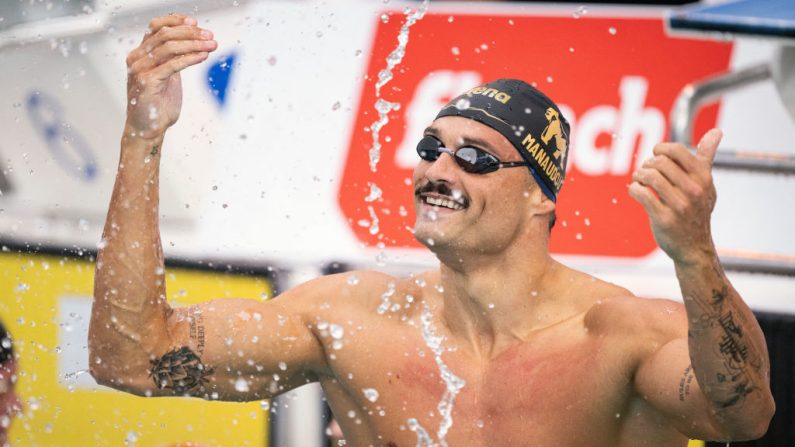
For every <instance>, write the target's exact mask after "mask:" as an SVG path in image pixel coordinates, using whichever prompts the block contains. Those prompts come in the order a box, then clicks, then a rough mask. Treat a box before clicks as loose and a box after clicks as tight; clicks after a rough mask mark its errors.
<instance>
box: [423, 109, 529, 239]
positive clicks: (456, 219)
mask: <svg viewBox="0 0 795 447" xmlns="http://www.w3.org/2000/svg"><path fill="white" fill-rule="evenodd" d="M425 135H432V136H434V137H436V139H438V140H439V141H441V142H442V144H443V146H444V147H446V148H448V149H450V150H453V151H455V150H457V149H459V148H461V147H463V146H470V147H476V148H479V149H482V150H484V151H486V152H489V153H490V154H492V155H494V156H495V157H497V158H498V159H499V160H500V161H503V162H505V161H523V160H522V158H521V156H520V155H519V154H518V153H517V151H516V149H515V148H514V147H513V146H512V145H511V144H510V142H508V140H507V139H506V138H505V137H504V136H503V135H502V134H500V133H499V132H497V131H496V130H494V129H492V128H490V127H488V126H486V125H484V124H481V123H479V122H477V121H474V120H471V119H468V118H464V117H456V116H450V117H443V118H439V119H437V120H436V121H434V122H433V124H432V125H431V126H430V127H429V128H428V129H426V132H425ZM414 190H415V196H414V205H415V210H416V214H417V221H416V223H415V225H414V235H415V237H416V238H417V240H419V241H420V242H421V243H422V244H424V245H426V246H427V247H428V248H430V249H431V250H432V251H434V252H438V251H440V250H444V249H446V248H453V249H456V250H463V251H466V250H478V251H479V252H481V253H486V252H499V251H501V250H502V249H503V248H504V247H505V246H506V245H507V244H509V243H510V241H511V240H513V237H515V236H516V235H517V234H518V233H519V232H520V231H521V229H522V228H523V226H524V223H525V222H526V221H527V219H528V218H529V204H530V198H531V197H534V194H537V193H541V191H540V189H539V188H537V187H536V185H535V182H534V181H533V180H532V177H531V175H530V173H529V172H528V170H527V168H525V167H519V168H510V169H506V168H502V169H498V170H497V171H495V172H491V173H488V174H482V175H481V174H470V173H467V172H465V171H464V170H463V169H462V168H461V167H460V166H459V165H458V164H457V163H456V161H455V160H454V159H453V157H452V156H451V155H450V154H442V155H441V156H439V158H438V159H437V160H436V161H433V162H429V161H425V160H420V162H419V164H418V165H417V167H416V168H415V169H414ZM439 201H441V203H440V202H439Z"/></svg>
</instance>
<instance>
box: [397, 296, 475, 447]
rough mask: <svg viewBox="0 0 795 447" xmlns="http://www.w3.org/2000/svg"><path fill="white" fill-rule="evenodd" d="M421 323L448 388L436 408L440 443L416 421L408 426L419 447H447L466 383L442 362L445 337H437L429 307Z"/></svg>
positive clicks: (425, 310)
mask: <svg viewBox="0 0 795 447" xmlns="http://www.w3.org/2000/svg"><path fill="white" fill-rule="evenodd" d="M420 321H421V322H422V338H423V339H425V344H426V345H427V346H428V348H430V349H431V351H433V354H434V359H435V360H436V365H437V366H438V367H439V373H440V375H441V377H442V380H443V381H444V384H445V387H446V388H447V389H446V390H445V392H444V394H442V399H441V400H440V401H439V404H438V405H437V406H436V408H437V410H439V415H440V416H441V417H442V422H440V423H439V429H438V430H437V431H436V437H437V439H438V442H436V443H434V442H433V439H432V438H431V437H430V435H429V434H428V432H427V431H426V430H425V429H424V428H423V427H422V426H421V425H420V423H419V422H418V421H417V420H416V419H414V418H412V419H409V420H408V424H409V428H410V429H411V431H413V432H415V433H417V447H421V446H423V445H427V446H429V447H436V446H439V447H447V441H445V439H444V438H445V436H447V432H448V431H449V430H450V427H452V426H453V416H452V414H453V403H454V401H455V398H456V396H457V395H458V393H459V392H460V391H461V389H462V388H463V387H464V385H466V382H465V381H464V379H462V378H460V377H458V376H456V375H455V374H453V372H452V371H450V368H448V367H447V365H446V364H445V363H444V360H442V353H443V352H444V351H445V349H444V347H443V346H442V342H443V341H444V338H445V337H444V336H442V335H436V326H434V324H433V314H432V313H431V310H430V308H428V306H425V307H424V308H423V310H422V315H421V316H420Z"/></svg>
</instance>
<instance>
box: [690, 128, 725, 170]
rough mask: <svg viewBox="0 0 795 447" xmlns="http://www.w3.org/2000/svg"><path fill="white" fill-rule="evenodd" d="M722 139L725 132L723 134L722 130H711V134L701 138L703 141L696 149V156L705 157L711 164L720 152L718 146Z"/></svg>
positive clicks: (708, 133)
mask: <svg viewBox="0 0 795 447" xmlns="http://www.w3.org/2000/svg"><path fill="white" fill-rule="evenodd" d="M722 138H723V132H721V131H720V129H710V131H709V132H707V133H705V134H704V136H703V137H701V141H699V143H698V146H697V147H696V155H698V156H699V157H703V158H704V159H706V160H707V161H709V162H710V164H711V163H712V160H714V159H715V153H716V152H717V151H718V145H719V144H720V140H721V139H722Z"/></svg>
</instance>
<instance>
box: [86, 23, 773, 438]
mask: <svg viewBox="0 0 795 447" xmlns="http://www.w3.org/2000/svg"><path fill="white" fill-rule="evenodd" d="M215 48H216V42H215V41H214V40H213V35H212V33H210V32H209V31H205V30H202V29H200V28H199V27H198V26H197V22H196V20H195V19H192V18H189V17H185V16H181V15H176V14H175V15H170V16H167V17H160V18H156V19H154V20H152V22H151V23H150V31H149V32H148V33H147V34H146V35H145V37H144V40H143V42H142V43H141V45H140V46H139V47H138V48H136V49H134V50H133V51H132V52H131V53H130V55H129V56H128V58H127V65H128V68H129V81H128V95H129V99H130V101H129V104H130V105H129V106H128V111H127V122H126V127H125V130H124V135H123V137H122V143H121V160H120V164H119V170H118V175H117V178H116V184H115V187H114V190H113V196H112V199H111V203H110V210H109V212H108V218H107V223H106V226H105V230H104V235H103V241H104V243H103V248H102V249H101V250H100V252H99V255H98V258H97V271H96V284H95V291H94V294H95V301H94V307H93V310H92V318H91V329H90V334H89V349H90V365H91V373H92V375H93V376H94V377H95V378H96V380H97V381H98V382H99V383H101V384H104V385H108V386H111V387H114V388H117V389H119V390H123V391H127V392H130V393H135V394H139V395H144V396H175V395H190V396H197V397H202V398H209V399H221V400H234V401H246V400H258V399H265V398H269V397H272V396H274V395H277V394H280V393H284V392H286V391H288V390H290V389H292V388H295V387H298V386H300V385H303V384H306V383H309V382H320V384H321V385H322V387H323V389H324V391H325V393H326V396H327V398H328V402H329V404H330V405H331V408H332V410H333V411H334V413H335V414H336V415H337V416H338V420H339V423H340V425H341V427H342V430H343V432H344V433H345V436H346V438H347V440H348V442H349V444H350V445H353V446H369V445H386V446H401V447H405V446H412V445H421V444H422V445H451V446H533V447H538V446H583V445H588V446H638V445H649V446H665V447H670V446H685V445H686V444H687V438H688V437H690V438H700V439H707V440H720V441H734V440H741V439H752V438H758V437H760V436H762V435H763V434H764V433H765V431H766V429H767V426H768V423H769V421H770V419H771V417H772V415H773V412H774V403H773V399H772V396H771V394H770V389H769V385H768V381H769V377H768V376H769V363H768V355H767V350H766V346H765V340H764V338H763V334H762V332H761V331H760V329H759V326H758V324H757V322H756V320H755V318H754V316H753V314H752V313H751V311H750V310H749V308H748V307H747V306H746V304H745V303H744V302H743V300H742V298H741V297H740V296H739V295H738V294H737V292H736V291H735V290H734V288H733V287H732V286H731V284H730V283H729V281H728V279H727V278H726V276H725V275H724V273H723V271H722V269H721V267H720V264H719V262H718V258H717V256H716V253H715V248H714V246H713V243H712V240H711V234H710V214H711V211H712V208H713V206H714V204H715V198H716V195H715V189H714V186H713V183H712V179H711V174H710V170H711V160H712V158H713V156H714V154H715V151H716V148H717V145H718V142H719V140H720V132H719V131H717V130H713V131H710V132H709V133H707V134H706V136H705V137H704V139H703V140H702V142H701V144H700V147H699V149H698V152H697V154H695V155H693V154H691V153H690V152H689V151H688V150H686V149H685V148H684V147H683V146H681V145H678V144H670V143H661V144H659V145H657V146H656V147H655V149H654V153H655V157H654V158H653V159H651V160H649V161H647V162H646V163H645V164H644V165H643V167H642V168H641V169H639V170H638V171H637V172H636V173H635V174H634V182H633V183H632V185H631V186H630V188H629V193H630V195H631V196H632V197H634V198H635V199H636V200H638V201H639V202H640V203H641V204H642V205H643V206H644V208H645V209H646V211H647V212H648V215H649V218H650V221H651V225H652V229H653V231H654V235H655V237H656V240H657V242H658V243H659V245H660V247H661V248H662V249H663V250H664V251H665V252H666V253H667V254H668V255H669V256H670V257H671V259H673V261H674V264H675V266H676V274H677V277H678V279H679V283H680V285H681V291H682V296H683V297H684V305H681V304H678V303H676V302H672V301H668V300H659V299H641V298H637V297H634V296H633V295H632V293H631V292H629V291H627V290H626V289H623V288H621V287H618V286H616V285H613V284H609V283H606V282H603V281H600V280H598V279H596V278H593V277H591V276H589V275H587V274H584V273H581V272H578V271H574V270H572V269H570V268H567V267H566V266H564V265H562V264H560V263H558V262H556V261H555V260H553V259H552V258H551V257H550V255H549V251H548V241H549V234H550V227H551V224H552V223H553V221H554V211H555V199H556V197H557V192H558V190H559V189H560V185H561V183H562V175H563V174H564V173H565V163H564V161H565V160H563V159H560V158H556V157H554V152H555V151H556V149H557V145H558V144H559V142H558V141H552V140H553V139H555V140H557V139H558V138H564V139H567V138H568V136H567V133H568V124H563V125H562V126H561V127H560V129H556V130H555V134H556V136H555V138H551V137H550V139H549V141H548V145H545V144H543V142H540V141H541V139H540V135H541V134H542V132H543V129H544V125H549V122H548V121H547V120H546V119H545V110H547V108H549V107H553V108H554V109H555V111H556V112H558V110H557V107H556V106H555V105H554V104H553V103H552V102H551V101H550V100H549V99H548V98H546V97H545V96H544V95H543V94H541V93H540V92H538V91H537V90H535V89H533V88H532V87H530V86H529V85H527V84H524V83H521V82H519V81H510V80H500V81H495V82H493V83H490V84H488V85H486V86H482V87H479V88H475V89H473V90H470V91H469V92H468V93H467V94H464V95H462V96H461V97H460V98H457V99H454V100H453V101H452V102H451V104H454V105H453V106H448V107H446V108H445V109H443V110H442V112H441V113H440V116H439V117H438V118H437V119H436V120H435V121H433V123H430V124H431V125H430V127H429V128H428V129H427V130H426V132H425V137H424V138H422V140H421V142H420V145H419V146H418V152H419V153H420V155H421V157H422V158H423V160H421V161H420V162H419V164H418V165H417V168H416V170H415V172H414V185H415V189H416V190H417V193H416V194H415V206H416V212H417V221H416V224H415V227H414V228H415V235H416V237H417V239H418V240H419V241H420V242H422V243H423V244H425V245H426V246H427V247H428V248H429V249H430V250H431V251H433V252H434V253H435V254H436V256H437V257H438V258H439V260H440V267H439V268H438V269H435V270H432V271H429V272H425V273H422V274H419V275H416V276H413V277H410V278H395V277H391V276H389V275H386V274H383V273H377V272H355V273H348V274H339V275H333V276H327V277H322V278H319V279H316V280H312V281H309V282H307V283H305V284H303V285H300V286H298V287H296V288H294V289H291V290H288V291H286V292H284V293H282V294H281V295H280V296H278V297H277V298H275V299H272V300H270V301H267V302H260V301H257V300H247V299H218V300H213V301H209V302H207V303H204V304H201V305H197V306H193V307H189V308H176V309H174V308H171V307H169V305H168V304H167V302H166V299H165V297H166V291H165V271H164V266H163V254H162V249H161V243H160V235H159V229H158V171H159V161H160V154H161V143H162V141H163V135H164V133H165V131H166V129H167V128H168V127H169V126H171V125H172V124H174V123H175V122H176V120H177V117H178V115H179V112H180V105H181V87H180V78H179V72H180V71H181V70H183V69H184V68H186V67H188V66H191V65H195V64H198V63H200V62H202V61H203V60H205V59H206V58H207V57H208V54H209V53H210V52H211V51H213V50H214V49H215ZM132 99H135V101H132ZM462 99H465V100H466V101H462ZM511 101H516V102H513V103H512V102H511ZM517 105H518V106H519V107H517ZM508 106H511V107H510V111H508V109H509V107H508ZM152 108H154V110H155V111H156V112H157V113H156V114H154V113H150V110H152ZM529 109H532V110H531V112H532V113H529V112H527V111H526V110H529ZM522 116H524V118H522ZM150 117H155V118H154V119H152V118H150ZM514 119H515V120H522V119H524V120H525V121H523V124H521V125H519V126H516V125H512V127H510V126H509V127H505V126H508V124H509V123H511V121H510V120H514ZM561 119H562V118H561ZM498 122H502V123H504V124H505V126H502V125H501V124H499V123H498ZM562 123H563V122H561V124H562ZM501 126H502V127H501ZM506 129H507V130H506ZM509 130H510V131H509ZM523 132H524V133H523ZM513 135H516V136H513ZM418 137H419V136H418ZM474 148H477V149H474ZM539 151H543V152H544V153H545V154H546V155H545V156H541V155H540V154H541V152H539ZM488 154H491V155H488ZM489 157H496V159H498V160H502V161H503V166H501V167H502V169H495V170H493V171H491V172H488V173H484V171H489V169H488V167H489V165H490V163H489V160H490V158H489ZM544 157H546V158H549V159H548V160H547V161H546V162H544V161H543V160H542V159H543V158H544ZM550 157H552V158H550ZM491 160H492V161H494V160H493V159H491ZM531 160H535V164H533V163H532V162H531ZM528 165H529V168H528ZM509 166H514V167H517V168H516V169H513V168H510V169H509V168H508V167H509ZM521 166H524V167H521ZM478 170H480V171H481V172H474V171H478ZM556 170H557V171H556ZM528 171H530V174H528ZM353 274H355V275H356V276H357V277H358V283H356V281H348V279H349V278H350V277H351V275H353ZM354 283H355V284H354ZM423 328H425V330H426V332H427V334H426V335H435V336H437V337H442V338H441V344H442V348H443V349H444V352H442V353H441V356H440V360H441V363H443V364H444V365H445V366H446V367H447V368H449V371H450V372H451V373H452V376H447V377H443V375H442V374H440V365H439V364H437V361H436V360H437V359H436V356H435V355H434V352H432V350H431V349H429V347H428V345H427V344H426V340H425V339H424V338H423ZM202 335H203V336H202ZM100 360H101V361H100ZM445 379H446V380H447V381H448V382H451V386H453V388H455V386H454V385H456V384H457V385H458V386H459V387H460V385H462V384H463V386H462V387H460V389H459V390H458V391H459V392H458V394H457V395H453V397H454V399H455V400H454V405H453V409H452V422H453V423H452V425H451V426H449V427H447V426H446V425H440V424H441V422H442V413H443V412H444V410H445V408H444V407H442V408H439V407H438V405H439V403H440V401H442V399H443V397H444V396H445V391H446V390H447V389H448V388H447V386H446V384H445ZM241 380H242V381H245V384H246V385H247V386H239V385H240V383H241ZM370 389H372V390H375V391H376V392H377V396H376V395H375V394H374V393H373V392H372V391H371V390H370ZM447 397H448V398H450V397H451V395H447ZM448 408H449V407H448ZM446 427H447V428H449V429H446ZM423 431H425V432H427V434H428V438H430V439H429V440H422V437H423V436H424V435H423ZM441 438H443V439H441ZM445 443H446V444H445Z"/></svg>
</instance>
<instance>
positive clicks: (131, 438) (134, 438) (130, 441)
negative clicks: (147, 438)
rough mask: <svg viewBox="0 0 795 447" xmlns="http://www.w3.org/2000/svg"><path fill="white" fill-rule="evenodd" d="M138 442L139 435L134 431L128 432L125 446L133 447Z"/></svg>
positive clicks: (125, 437)
mask: <svg viewBox="0 0 795 447" xmlns="http://www.w3.org/2000/svg"><path fill="white" fill-rule="evenodd" d="M136 442H138V435H137V434H136V433H135V432H134V431H128V432H127V434H126V435H125V436H124V445H128V446H133V445H135V443H136Z"/></svg>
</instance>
